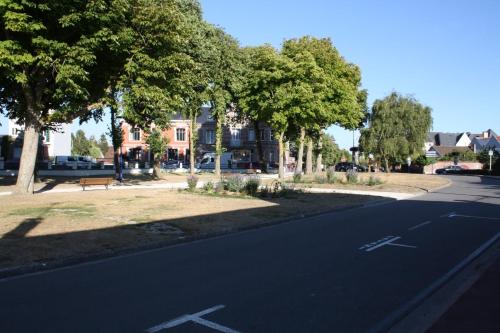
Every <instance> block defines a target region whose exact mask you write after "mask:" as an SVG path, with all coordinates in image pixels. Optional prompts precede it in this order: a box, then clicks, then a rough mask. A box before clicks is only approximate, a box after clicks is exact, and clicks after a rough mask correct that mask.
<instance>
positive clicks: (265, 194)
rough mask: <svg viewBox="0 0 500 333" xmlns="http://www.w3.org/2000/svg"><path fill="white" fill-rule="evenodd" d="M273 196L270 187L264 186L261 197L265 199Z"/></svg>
mask: <svg viewBox="0 0 500 333" xmlns="http://www.w3.org/2000/svg"><path fill="white" fill-rule="evenodd" d="M270 194H271V190H270V189H269V187H268V186H264V187H263V188H262V189H261V190H260V196H261V197H263V198H267V197H269V195H270Z"/></svg>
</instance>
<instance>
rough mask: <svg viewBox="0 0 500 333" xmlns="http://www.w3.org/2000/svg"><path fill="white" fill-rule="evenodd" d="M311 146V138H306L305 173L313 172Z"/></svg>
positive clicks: (312, 146) (312, 145)
mask: <svg viewBox="0 0 500 333" xmlns="http://www.w3.org/2000/svg"><path fill="white" fill-rule="evenodd" d="M313 148H314V144H313V140H312V138H307V156H306V175H311V174H312V173H313Z"/></svg>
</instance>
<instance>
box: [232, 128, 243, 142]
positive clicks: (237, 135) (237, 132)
mask: <svg viewBox="0 0 500 333" xmlns="http://www.w3.org/2000/svg"><path fill="white" fill-rule="evenodd" d="M240 144H241V129H240V128H232V129H231V145H232V146H239V145H240Z"/></svg>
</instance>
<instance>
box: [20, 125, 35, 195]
mask: <svg viewBox="0 0 500 333" xmlns="http://www.w3.org/2000/svg"><path fill="white" fill-rule="evenodd" d="M39 139H40V130H39V129H38V128H36V127H35V126H33V125H26V126H25V128H24V139H23V151H22V153H21V161H20V164H19V172H18V174H17V182H16V187H15V190H14V191H15V193H17V194H33V192H34V183H35V164H36V156H37V153H38V140H39Z"/></svg>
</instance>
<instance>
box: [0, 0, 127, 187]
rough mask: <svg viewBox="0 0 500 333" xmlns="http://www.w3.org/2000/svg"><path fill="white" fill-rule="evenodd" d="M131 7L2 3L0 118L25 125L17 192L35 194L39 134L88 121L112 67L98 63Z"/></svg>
mask: <svg viewBox="0 0 500 333" xmlns="http://www.w3.org/2000/svg"><path fill="white" fill-rule="evenodd" d="M130 8H131V2H130V1H127V0H116V1H97V0H90V1H52V0H40V1H30V0H25V1H14V0H3V1H1V2H0V49H1V50H2V52H1V55H0V87H1V88H0V110H1V111H0V112H2V113H6V115H7V116H8V117H9V118H11V119H15V120H16V121H17V123H19V124H21V125H23V126H24V142H23V150H22V154H21V161H20V167H19V173H18V177H17V183H16V189H15V191H16V193H24V194H26V193H33V182H34V168H35V161H36V156H37V150H38V141H39V134H40V132H41V130H43V129H46V128H53V127H54V126H55V125H56V124H57V123H63V122H70V121H72V120H73V119H75V118H77V117H78V116H83V117H88V115H89V108H88V106H89V105H90V104H91V103H92V102H93V101H96V100H97V99H98V98H100V96H102V93H103V92H104V85H105V84H106V79H105V78H106V77H107V76H108V75H109V73H110V71H111V70H112V68H109V69H108V68H106V67H101V66H100V65H101V64H102V63H103V62H106V59H109V58H110V57H112V52H110V50H109V45H110V44H113V38H114V36H115V32H116V27H119V26H123V25H126V23H127V20H126V15H127V13H128V12H129V9H130ZM108 61H109V60H108ZM96 68H99V69H100V70H99V71H97V70H96Z"/></svg>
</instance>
